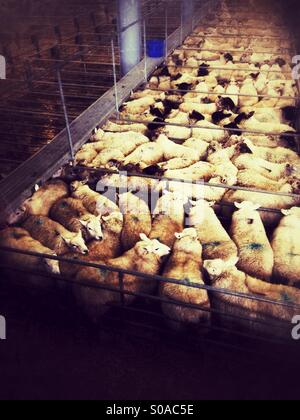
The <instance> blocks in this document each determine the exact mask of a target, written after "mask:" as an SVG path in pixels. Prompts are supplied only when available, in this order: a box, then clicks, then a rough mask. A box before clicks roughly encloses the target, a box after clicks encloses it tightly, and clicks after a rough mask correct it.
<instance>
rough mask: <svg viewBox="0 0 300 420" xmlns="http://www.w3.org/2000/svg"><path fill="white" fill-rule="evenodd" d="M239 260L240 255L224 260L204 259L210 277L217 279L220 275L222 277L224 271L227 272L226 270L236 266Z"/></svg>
mask: <svg viewBox="0 0 300 420" xmlns="http://www.w3.org/2000/svg"><path fill="white" fill-rule="evenodd" d="M238 261H239V258H238V257H235V258H231V259H230V260H228V261H224V260H221V259H218V260H207V261H204V265H203V267H204V269H205V270H206V271H207V273H208V274H209V277H210V279H211V280H215V279H217V278H218V277H220V276H221V275H222V274H223V273H225V272H226V271H228V270H231V269H232V268H234V267H235V266H236V264H237V263H238Z"/></svg>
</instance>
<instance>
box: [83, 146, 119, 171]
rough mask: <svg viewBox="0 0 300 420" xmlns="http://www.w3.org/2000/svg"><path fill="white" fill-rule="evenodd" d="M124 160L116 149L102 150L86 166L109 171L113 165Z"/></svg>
mask: <svg viewBox="0 0 300 420" xmlns="http://www.w3.org/2000/svg"><path fill="white" fill-rule="evenodd" d="M124 159H125V155H124V154H123V153H122V152H121V151H120V150H118V149H111V148H110V149H103V150H102V151H101V153H99V154H98V155H97V156H96V157H95V158H94V160H93V161H92V162H91V163H90V164H89V165H88V166H91V167H93V168H107V169H109V168H111V167H112V166H114V164H115V163H121V162H122V161H124Z"/></svg>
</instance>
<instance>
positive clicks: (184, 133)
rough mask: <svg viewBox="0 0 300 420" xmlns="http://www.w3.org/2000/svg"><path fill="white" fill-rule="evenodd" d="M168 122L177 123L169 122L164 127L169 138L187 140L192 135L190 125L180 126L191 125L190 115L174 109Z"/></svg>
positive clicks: (163, 130) (167, 119)
mask: <svg viewBox="0 0 300 420" xmlns="http://www.w3.org/2000/svg"><path fill="white" fill-rule="evenodd" d="M165 122H166V123H169V124H175V125H169V124H167V125H166V126H165V127H164V128H163V129H162V132H163V133H164V134H165V135H166V136H167V137H169V138H171V139H174V140H187V139H189V138H190V137H191V129H190V128H189V127H180V125H189V123H190V120H189V115H188V114H186V113H184V112H181V111H177V110H174V112H173V113H172V114H171V115H170V117H169V118H166V120H165ZM176 124H178V125H176Z"/></svg>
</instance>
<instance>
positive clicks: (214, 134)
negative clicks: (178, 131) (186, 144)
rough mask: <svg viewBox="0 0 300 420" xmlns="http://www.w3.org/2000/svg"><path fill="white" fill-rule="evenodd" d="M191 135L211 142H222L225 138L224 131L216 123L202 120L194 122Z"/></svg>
mask: <svg viewBox="0 0 300 420" xmlns="http://www.w3.org/2000/svg"><path fill="white" fill-rule="evenodd" d="M192 136H193V137H195V138H197V139H200V140H204V141H207V142H208V143H211V142H212V141H219V142H222V141H223V140H224V139H225V138H226V131H225V130H223V129H222V128H220V127H219V126H218V125H215V124H213V123H210V122H209V121H206V120H203V121H198V122H197V123H196V127H194V128H193V129H192Z"/></svg>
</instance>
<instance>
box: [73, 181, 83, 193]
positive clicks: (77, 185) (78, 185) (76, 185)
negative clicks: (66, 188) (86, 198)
mask: <svg viewBox="0 0 300 420" xmlns="http://www.w3.org/2000/svg"><path fill="white" fill-rule="evenodd" d="M85 185H86V183H85V182H83V181H74V182H72V183H71V185H70V189H71V192H72V193H74V192H76V191H78V190H79V189H80V188H82V187H84V186H85Z"/></svg>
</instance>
